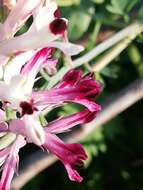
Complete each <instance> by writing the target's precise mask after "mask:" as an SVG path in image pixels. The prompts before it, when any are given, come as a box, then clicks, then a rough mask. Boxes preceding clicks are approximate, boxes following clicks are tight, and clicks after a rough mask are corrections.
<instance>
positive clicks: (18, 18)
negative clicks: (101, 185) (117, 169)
mask: <svg viewBox="0 0 143 190" xmlns="http://www.w3.org/2000/svg"><path fill="white" fill-rule="evenodd" d="M4 2H5V5H6V6H8V7H9V9H10V10H11V11H10V13H9V15H8V17H7V18H6V20H5V22H4V23H3V24H1V25H0V101H1V104H2V105H1V108H0V136H1V138H4V137H5V136H4V135H8V134H11V135H12V137H14V138H11V140H10V139H9V143H8V144H7V145H6V146H5V147H2V146H1V147H2V148H1V147H0V166H2V165H3V172H2V178H1V181H0V190H9V189H10V183H11V180H12V177H13V175H14V172H16V171H17V170H16V168H17V165H18V161H19V159H18V158H19V157H18V152H19V150H20V148H22V147H23V146H25V145H26V143H34V144H36V145H37V146H39V147H40V148H42V149H43V150H47V151H50V152H52V153H54V154H55V155H56V156H57V157H58V158H59V159H60V161H61V162H62V163H63V164H64V166H65V168H66V170H67V173H68V176H69V178H70V179H71V180H73V181H78V182H81V181H82V177H81V176H80V175H79V173H78V171H77V170H78V169H79V168H82V167H83V165H84V160H86V159H87V155H86V153H85V151H84V149H83V148H82V146H81V145H79V144H65V143H64V142H63V141H62V140H61V139H59V137H58V136H57V135H58V134H59V133H63V132H67V131H68V130H70V129H71V128H72V127H74V126H76V125H80V124H84V123H88V122H90V121H92V120H93V119H94V118H95V117H96V115H97V112H98V111H100V109H101V107H100V105H98V104H96V103H95V102H94V99H95V97H96V96H97V95H98V94H99V92H100V90H101V89H100V84H99V83H98V82H97V81H96V80H95V79H94V76H93V74H91V73H90V74H87V75H83V73H82V71H80V70H73V69H71V70H70V71H69V72H68V73H67V74H66V75H65V76H64V77H63V79H62V81H61V82H59V83H58V84H57V85H56V86H54V87H53V88H51V89H45V90H36V89H35V88H34V85H35V82H36V81H37V80H38V79H39V78H38V77H37V74H38V73H39V72H40V71H41V69H44V70H45V71H46V72H47V73H48V74H49V75H53V74H54V73H55V72H56V65H57V63H58V61H57V59H55V58H53V51H54V50H55V49H56V48H58V49H60V50H61V51H62V52H64V54H66V55H67V56H71V55H75V54H78V53H79V52H80V51H82V50H83V48H82V47H81V46H78V45H75V44H72V43H69V42H68V41H67V40H65V38H66V37H65V34H66V32H67V25H68V21H67V20H66V19H65V18H61V17H60V12H59V10H58V7H57V5H56V3H55V2H53V1H46V2H45V1H44V0H34V1H33V0H18V1H10V0H9V1H8V0H5V1H4ZM19 9H20V11H19ZM30 17H33V23H32V24H31V26H30V27H29V29H28V31H27V32H25V33H23V34H21V35H19V36H17V35H15V34H16V33H17V31H18V30H19V29H20V28H21V27H22V25H24V23H25V22H26V21H27V19H28V18H30ZM66 103H77V104H81V105H82V106H83V107H84V108H83V110H82V111H80V112H77V113H74V114H71V115H69V116H66V117H61V118H58V119H56V120H54V121H51V122H49V123H47V122H46V123H45V124H43V123H41V122H40V119H39V118H40V116H41V115H43V114H44V113H45V110H48V111H50V110H52V109H53V108H55V107H57V106H62V105H64V104H66ZM9 110H10V113H9ZM16 113H17V114H18V115H17V114H16ZM9 114H11V115H9ZM43 125H44V126H43ZM65 158H66V159H65Z"/></svg>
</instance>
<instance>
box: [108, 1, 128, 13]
mask: <svg viewBox="0 0 143 190" xmlns="http://www.w3.org/2000/svg"><path fill="white" fill-rule="evenodd" d="M127 4H128V0H111V4H110V5H107V10H108V11H109V12H111V13H115V14H120V15H123V14H124V10H125V8H126V6H127Z"/></svg>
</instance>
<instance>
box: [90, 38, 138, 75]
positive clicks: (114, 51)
mask: <svg viewBox="0 0 143 190" xmlns="http://www.w3.org/2000/svg"><path fill="white" fill-rule="evenodd" d="M135 37H136V35H133V36H130V37H128V38H125V39H124V40H122V41H121V42H119V43H118V44H117V45H115V46H114V47H113V48H111V49H110V50H109V51H107V52H106V53H105V55H103V56H102V57H101V58H100V59H99V60H98V61H96V64H93V66H92V70H94V71H96V72H100V71H101V70H102V69H103V68H104V67H105V66H106V65H108V64H109V63H110V62H111V61H112V60H114V59H115V58H116V57H117V56H118V55H119V54H120V53H121V52H122V51H123V50H124V49H126V48H127V47H128V45H129V44H130V43H131V42H132V40H133V39H134V38H135Z"/></svg>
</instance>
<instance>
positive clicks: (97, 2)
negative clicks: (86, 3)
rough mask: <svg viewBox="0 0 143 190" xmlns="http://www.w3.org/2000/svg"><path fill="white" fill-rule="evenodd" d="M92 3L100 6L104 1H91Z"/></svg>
mask: <svg viewBox="0 0 143 190" xmlns="http://www.w3.org/2000/svg"><path fill="white" fill-rule="evenodd" d="M91 1H92V2H93V3H96V4H102V3H104V1H105V0H91Z"/></svg>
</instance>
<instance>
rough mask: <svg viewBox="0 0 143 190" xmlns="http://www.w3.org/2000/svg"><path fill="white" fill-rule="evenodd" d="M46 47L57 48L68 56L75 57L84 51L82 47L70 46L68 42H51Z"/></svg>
mask: <svg viewBox="0 0 143 190" xmlns="http://www.w3.org/2000/svg"><path fill="white" fill-rule="evenodd" d="M48 46H49V47H55V48H58V49H60V50H61V51H63V52H64V53H65V54H67V55H70V56H72V55H77V54H79V53H80V52H82V51H83V50H84V47H83V46H80V45H76V44H72V43H70V42H51V43H49V44H48Z"/></svg>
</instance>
